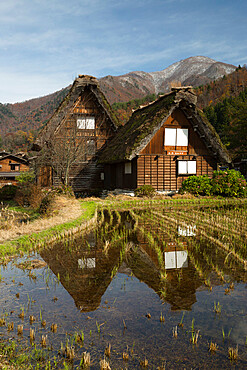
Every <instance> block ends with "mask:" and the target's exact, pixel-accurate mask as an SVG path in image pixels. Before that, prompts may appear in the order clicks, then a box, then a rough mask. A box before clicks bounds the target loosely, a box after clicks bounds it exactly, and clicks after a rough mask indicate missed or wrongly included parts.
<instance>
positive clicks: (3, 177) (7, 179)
mask: <svg viewBox="0 0 247 370" xmlns="http://www.w3.org/2000/svg"><path fill="white" fill-rule="evenodd" d="M11 165H17V166H19V167H17V168H16V169H15V170H11ZM0 166H1V167H0V185H4V184H9V183H11V184H14V185H15V184H16V181H15V178H16V177H17V176H19V174H20V172H25V171H28V170H29V166H28V165H26V164H24V163H21V162H20V161H18V159H17V158H16V159H14V158H12V157H11V158H9V157H8V158H3V159H0ZM8 174H10V175H11V176H8ZM14 174H16V176H13V175H14Z"/></svg>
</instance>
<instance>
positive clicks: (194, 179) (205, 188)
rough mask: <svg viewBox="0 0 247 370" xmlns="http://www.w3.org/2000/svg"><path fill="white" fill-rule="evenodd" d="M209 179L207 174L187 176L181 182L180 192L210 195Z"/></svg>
mask: <svg viewBox="0 0 247 370" xmlns="http://www.w3.org/2000/svg"><path fill="white" fill-rule="evenodd" d="M211 189H212V185H211V181H210V178H209V177H208V176H207V175H203V176H189V177H188V178H187V179H186V180H185V181H183V183H182V187H181V191H180V192H182V193H183V192H185V191H186V192H188V193H191V194H195V195H210V194H211Z"/></svg>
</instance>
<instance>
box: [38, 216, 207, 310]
mask: <svg viewBox="0 0 247 370" xmlns="http://www.w3.org/2000/svg"><path fill="white" fill-rule="evenodd" d="M126 222H127V223H128V224H126V225H125V226H127V228H131V222H129V221H126ZM123 223H124V222H123ZM132 227H133V224H132ZM145 227H147V225H145ZM152 231H153V232H154V233H156V231H155V230H154V228H152ZM157 235H158V234H157ZM108 237H109V247H108V248H107V253H105V252H104V243H103V241H101V240H98V239H97V233H96V232H91V233H89V234H88V235H87V236H86V237H85V240H81V241H77V242H76V244H75V245H73V246H72V248H68V246H66V245H60V246H59V247H58V246H54V247H51V248H50V249H49V250H44V251H43V252H42V254H41V255H42V257H43V258H44V260H45V261H46V262H47V263H48V265H49V267H50V268H51V270H52V271H53V272H54V273H55V274H56V275H58V274H59V275H60V281H61V283H62V285H63V286H64V288H65V289H66V290H67V291H68V292H69V294H70V295H71V297H72V298H73V299H74V301H75V304H76V306H77V307H78V308H79V309H80V310H82V311H84V312H88V311H93V310H96V309H97V308H98V307H99V305H100V303H101V298H102V296H103V294H104V293H105V291H106V289H107V287H108V286H109V284H110V283H111V281H112V276H113V275H114V273H115V272H116V271H117V270H118V269H120V271H121V272H126V271H130V270H131V271H132V273H133V275H134V276H136V278H138V279H139V280H140V281H143V282H144V283H145V284H147V285H148V286H149V287H150V288H152V289H153V290H154V291H155V292H156V293H157V294H158V295H159V296H160V297H161V298H162V299H165V301H166V302H168V303H169V304H170V305H171V309H172V310H181V309H183V310H190V309H191V307H192V305H193V304H194V303H195V302H196V294H195V293H196V289H197V287H198V286H200V285H201V283H200V281H199V280H198V275H197V272H196V270H195V269H194V267H193V265H192V264H191V262H190V260H189V258H188V250H187V249H188V246H187V242H186V241H183V242H181V243H180V245H179V246H178V245H177V243H176V242H173V241H171V240H169V239H167V236H166V234H165V232H164V233H163V235H161V232H160V230H159V237H160V238H161V239H160V240H162V241H163V243H162V244H161V245H163V264H162V265H160V260H159V258H158V256H157V252H156V251H155V249H154V248H153V247H152V246H151V245H150V243H149V242H148V240H146V236H145V234H144V235H143V234H141V233H140V232H139V231H138V229H137V230H136V231H135V232H133V234H132V236H131V237H130V238H129V241H126V243H125V251H126V253H125V257H123V254H122V253H120V251H121V248H122V243H123V240H122V239H119V241H114V242H111V241H110V235H108ZM131 240H132V241H131ZM164 241H166V244H165V246H164ZM57 251H59V252H57ZM121 256H122V257H121ZM164 270H165V271H166V275H167V276H166V279H163V278H162V274H164Z"/></svg>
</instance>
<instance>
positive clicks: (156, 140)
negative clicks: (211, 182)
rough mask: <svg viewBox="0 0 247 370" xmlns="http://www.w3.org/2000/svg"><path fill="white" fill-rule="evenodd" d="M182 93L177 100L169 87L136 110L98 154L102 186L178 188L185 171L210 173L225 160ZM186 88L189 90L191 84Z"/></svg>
mask: <svg viewBox="0 0 247 370" xmlns="http://www.w3.org/2000/svg"><path fill="white" fill-rule="evenodd" d="M183 93H184V92H183ZM183 93H182V94H181V92H179V98H180V99H178V92H172V93H170V94H168V95H167V96H164V97H162V98H160V99H159V100H158V101H157V102H154V103H153V104H150V105H149V106H147V107H145V108H142V109H139V110H138V111H136V112H135V113H134V114H133V116H132V117H131V118H130V121H129V122H128V123H127V124H126V125H125V126H124V127H123V128H122V129H121V130H120V131H119V133H118V134H117V136H116V137H115V138H113V140H112V142H110V144H109V147H107V148H106V149H105V151H104V152H103V155H102V158H101V162H103V163H105V169H104V171H105V187H106V188H107V189H112V188H120V189H136V188H138V187H140V186H142V185H151V186H153V187H154V188H155V189H156V190H160V191H177V190H179V188H180V187H181V185H182V182H183V181H184V180H185V179H186V178H188V176H190V175H208V176H209V177H212V175H213V171H214V170H216V169H217V165H218V163H229V162H230V159H229V157H228V154H227V152H226V151H225V149H224V147H223V145H222V144H221V142H220V140H219V138H218V137H217V135H216V134H215V132H214V131H213V130H212V128H211V127H210V126H209V124H208V123H207V122H205V120H204V118H202V116H201V115H200V113H198V112H197V110H196V107H195V104H194V103H195V100H194V101H193V102H192V101H191V98H190V96H189V98H188V97H187V95H186V94H185V95H184V94H183ZM189 93H190V94H191V95H193V91H191V90H190V89H189ZM162 99H163V100H162ZM162 103H163V104H162ZM164 107H165V108H164ZM157 117H158V118H157ZM145 132H146V135H145ZM121 138H122V142H123V143H124V144H121ZM117 143H119V146H120V148H119V149H118V145H117ZM121 149H122V153H121ZM117 150H118V152H117V154H116V151H117ZM128 163H129V164H128ZM126 164H128V165H127V167H126ZM126 168H127V171H126ZM128 168H129V169H130V168H131V170H128Z"/></svg>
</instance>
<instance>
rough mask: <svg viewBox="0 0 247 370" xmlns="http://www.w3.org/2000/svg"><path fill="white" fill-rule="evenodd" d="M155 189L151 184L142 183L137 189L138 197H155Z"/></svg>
mask: <svg viewBox="0 0 247 370" xmlns="http://www.w3.org/2000/svg"><path fill="white" fill-rule="evenodd" d="M154 194H155V189H154V188H153V187H152V186H151V185H142V186H140V187H139V188H137V189H136V190H135V196H136V197H149V198H151V197H153V196H154Z"/></svg>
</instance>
